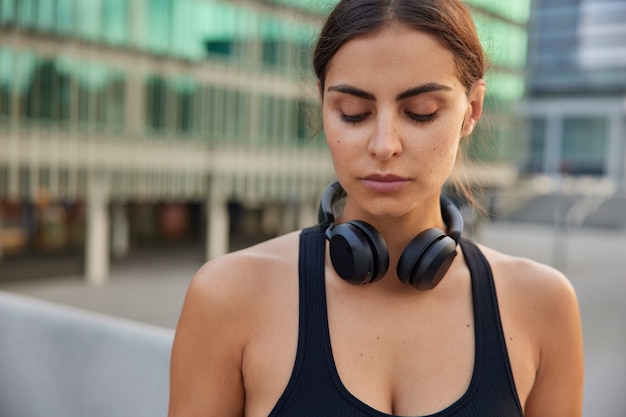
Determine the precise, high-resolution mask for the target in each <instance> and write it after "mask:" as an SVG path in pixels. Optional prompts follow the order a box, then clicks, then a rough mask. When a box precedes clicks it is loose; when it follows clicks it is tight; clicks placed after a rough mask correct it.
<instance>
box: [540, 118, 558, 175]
mask: <svg viewBox="0 0 626 417" xmlns="http://www.w3.org/2000/svg"><path fill="white" fill-rule="evenodd" d="M562 138H563V118H562V117H561V115H553V114H548V115H547V126H546V148H545V153H544V162H543V169H544V172H545V173H546V174H549V175H557V174H560V171H561V157H562V155H561V141H562V140H563V139H562Z"/></svg>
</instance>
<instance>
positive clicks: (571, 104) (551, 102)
mask: <svg viewBox="0 0 626 417" xmlns="http://www.w3.org/2000/svg"><path fill="white" fill-rule="evenodd" d="M529 34H530V38H529V55H528V78H527V88H528V97H527V100H526V101H525V102H524V105H523V106H522V110H523V112H524V114H525V115H526V116H527V118H528V121H529V124H528V125H529V127H530V129H529V132H528V137H529V140H528V141H526V142H524V143H525V144H524V147H525V149H521V150H520V153H519V155H520V159H519V163H520V165H521V166H523V167H524V168H525V169H526V170H528V171H530V172H539V173H545V174H549V175H552V176H560V175H588V176H593V177H599V178H606V179H609V180H610V181H611V183H613V184H615V185H616V186H619V185H622V186H623V185H624V178H625V175H626V170H625V168H624V166H625V162H626V2H624V1H621V0H534V1H533V2H532V9H531V16H530V21H529Z"/></svg>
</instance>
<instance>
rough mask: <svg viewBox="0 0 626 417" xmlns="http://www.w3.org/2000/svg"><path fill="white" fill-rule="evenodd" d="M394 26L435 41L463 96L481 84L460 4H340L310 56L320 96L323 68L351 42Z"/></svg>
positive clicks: (391, 0)
mask: <svg viewBox="0 0 626 417" xmlns="http://www.w3.org/2000/svg"><path fill="white" fill-rule="evenodd" d="M393 23H400V24H402V25H404V26H406V27H408V28H411V29H416V30H420V31H423V32H426V33H429V34H431V35H434V36H435V37H436V38H437V39H438V40H439V42H440V43H441V44H442V46H443V47H445V48H447V49H448V50H450V51H451V52H452V53H453V54H454V57H455V63H456V68H457V76H458V78H459V80H460V81H461V82H462V84H463V85H464V86H465V89H466V91H469V90H470V88H471V87H472V85H474V82H476V81H477V80H479V79H481V78H483V76H484V73H485V70H486V60H485V55H484V52H483V48H482V45H481V43H480V40H479V39H478V34H477V32H476V27H475V25H474V21H473V19H472V16H471V15H470V13H469V11H468V10H467V8H466V7H465V5H464V4H463V3H462V1H461V0H341V1H340V2H339V3H338V4H337V5H336V6H335V8H334V9H333V11H332V12H331V13H330V15H329V16H328V18H327V20H326V23H325V24H324V26H323V28H322V31H321V33H320V36H319V38H318V41H317V44H316V46H315V50H314V55H313V69H314V70H315V74H316V75H317V78H318V80H319V81H320V85H321V88H322V91H323V88H324V81H325V78H326V72H327V70H328V65H329V63H330V61H331V60H332V58H333V56H334V55H335V54H336V53H337V51H338V50H339V49H340V48H341V47H342V46H343V45H344V44H345V43H346V42H348V41H350V40H351V39H355V38H358V37H362V36H368V35H375V34H376V33H377V32H380V31H381V30H382V29H384V28H385V27H388V26H389V25H391V24H393Z"/></svg>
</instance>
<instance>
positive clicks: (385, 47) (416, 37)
mask: <svg viewBox="0 0 626 417" xmlns="http://www.w3.org/2000/svg"><path fill="white" fill-rule="evenodd" d="M431 82H437V83H441V84H445V85H448V86H450V87H452V88H460V89H463V86H462V84H461V82H460V80H459V78H458V76H457V69H456V64H455V59H454V55H453V54H452V52H451V51H450V50H448V49H447V48H445V47H444V46H443V45H441V43H440V42H439V40H438V39H437V38H436V37H435V36H433V35H431V34H429V33H427V32H423V31H418V30H414V29H409V28H406V27H405V26H400V25H394V26H390V27H386V28H385V29H383V30H382V31H380V32H377V33H376V34H374V35H368V36H363V37H359V38H355V39H352V40H350V41H348V42H346V43H345V44H344V45H343V46H342V47H341V48H340V49H339V50H338V51H337V53H336V54H335V56H334V57H333V58H332V60H331V61H330V64H329V66H328V70H327V73H326V84H327V85H330V84H333V83H348V84H356V85H357V86H362V87H366V88H373V87H375V86H376V85H381V86H382V85H385V86H386V87H387V88H388V89H396V88H397V89H399V90H402V89H404V88H406V87H407V86H414V85H420V84H425V83H431Z"/></svg>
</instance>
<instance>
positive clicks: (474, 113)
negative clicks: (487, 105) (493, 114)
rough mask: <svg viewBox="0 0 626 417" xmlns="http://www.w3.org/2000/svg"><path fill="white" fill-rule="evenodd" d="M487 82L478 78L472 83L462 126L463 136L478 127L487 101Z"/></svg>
mask: <svg viewBox="0 0 626 417" xmlns="http://www.w3.org/2000/svg"><path fill="white" fill-rule="evenodd" d="M486 91H487V84H486V83H485V81H484V80H478V81H476V82H475V83H474V85H472V88H471V89H470V92H469V94H468V105H467V112H466V113H465V118H464V120H463V126H462V127H461V137H467V136H469V135H470V134H471V133H472V132H473V131H474V128H475V127H476V124H477V123H478V120H480V116H481V115H482V113H483V103H484V101H485V92H486Z"/></svg>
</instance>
